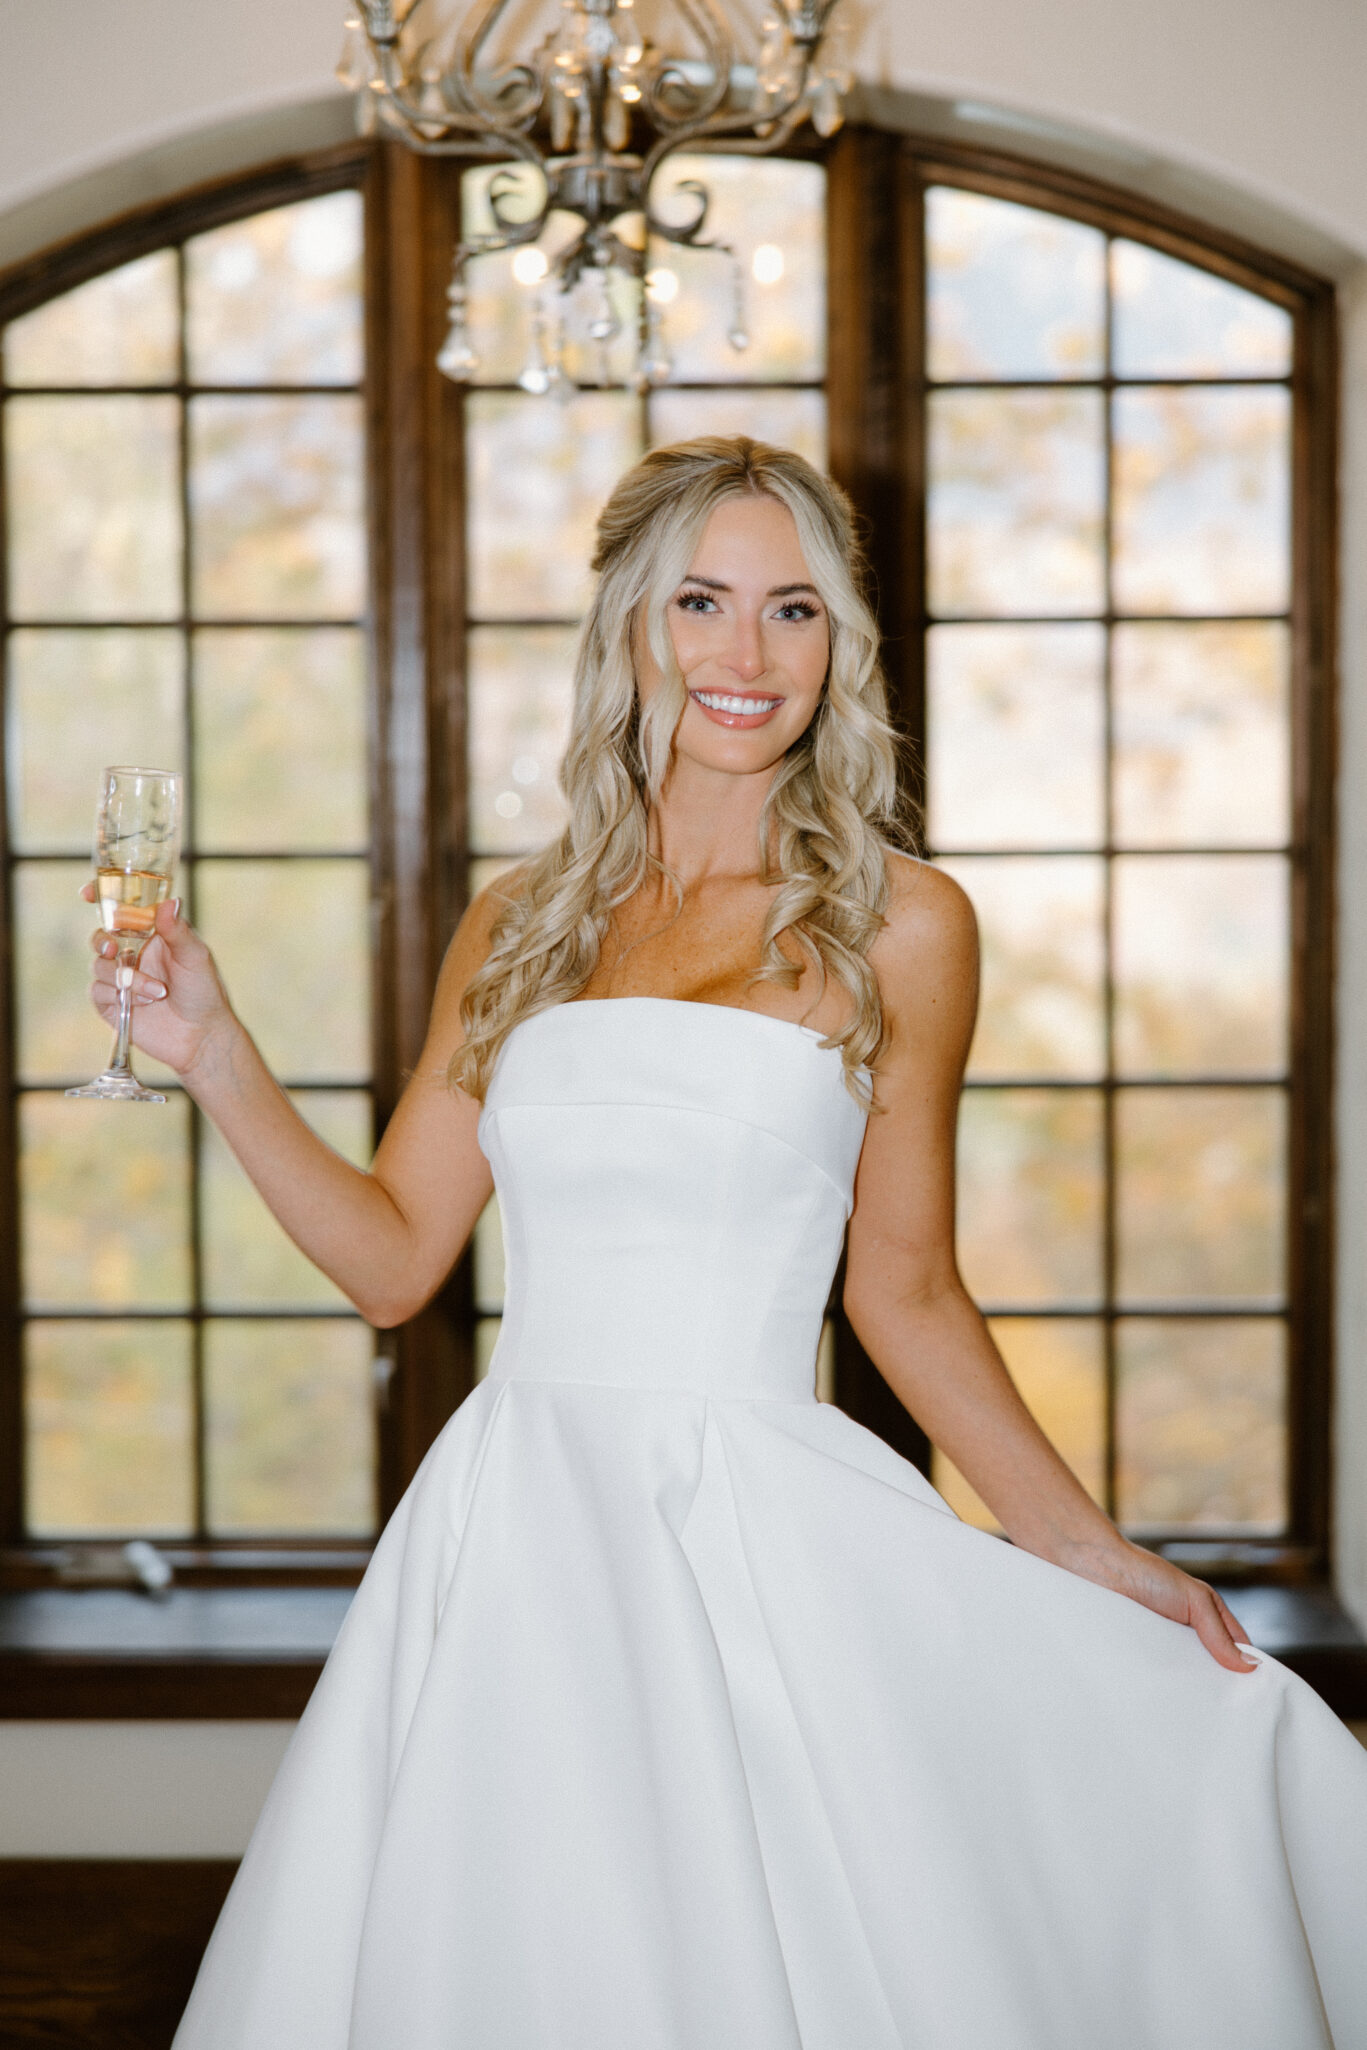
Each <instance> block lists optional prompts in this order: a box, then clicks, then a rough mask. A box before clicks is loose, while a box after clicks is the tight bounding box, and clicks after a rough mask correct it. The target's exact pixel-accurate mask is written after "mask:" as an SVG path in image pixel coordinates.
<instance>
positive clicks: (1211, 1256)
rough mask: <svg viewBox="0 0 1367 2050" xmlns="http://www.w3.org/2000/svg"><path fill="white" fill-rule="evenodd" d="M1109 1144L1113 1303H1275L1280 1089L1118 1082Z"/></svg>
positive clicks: (1278, 1292) (1282, 1154)
mask: <svg viewBox="0 0 1367 2050" xmlns="http://www.w3.org/2000/svg"><path fill="white" fill-rule="evenodd" d="M1116 1152H1117V1165H1118V1186H1117V1191H1116V1234H1117V1241H1118V1272H1119V1282H1118V1290H1117V1292H1118V1294H1119V1295H1120V1297H1121V1298H1122V1300H1123V1301H1126V1302H1129V1303H1137V1304H1138V1303H1180V1302H1190V1303H1202V1302H1247V1303H1266V1304H1269V1305H1271V1304H1275V1303H1277V1302H1279V1301H1280V1299H1281V1297H1282V1294H1283V1291H1284V1286H1285V1281H1284V1272H1285V1270H1284V1257H1285V1256H1284V1250H1283V1209H1284V1187H1283V1178H1284V1175H1285V1162H1286V1100H1285V1098H1284V1096H1283V1094H1282V1092H1281V1091H1280V1090H1279V1089H1251V1088H1250V1089H1122V1090H1120V1091H1118V1093H1117V1097H1116Z"/></svg>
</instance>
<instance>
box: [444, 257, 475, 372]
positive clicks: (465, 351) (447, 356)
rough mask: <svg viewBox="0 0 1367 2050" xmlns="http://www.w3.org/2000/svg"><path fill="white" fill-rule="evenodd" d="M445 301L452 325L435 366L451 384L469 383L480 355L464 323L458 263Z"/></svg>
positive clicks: (462, 289)
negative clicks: (477, 353) (474, 348)
mask: <svg viewBox="0 0 1367 2050" xmlns="http://www.w3.org/2000/svg"><path fill="white" fill-rule="evenodd" d="M446 303H447V305H448V306H449V307H450V309H451V325H450V327H449V328H448V329H447V331H446V340H445V341H444V342H443V343H442V345H441V350H440V352H439V354H438V356H437V368H438V370H440V371H441V373H442V375H443V376H444V377H449V378H450V379H451V381H452V383H453V384H468V383H469V382H470V379H471V378H472V377H473V376H474V374H475V372H476V371H477V370H478V369H479V357H478V356H477V355H476V354H475V352H474V350H473V349H472V348H471V347H470V331H469V329H468V327H467V326H466V324H465V285H464V282H463V281H462V279H461V276H460V271H459V265H458V266H457V272H456V275H455V277H454V278H453V279H452V281H451V284H450V287H449V289H448V290H447V294H446Z"/></svg>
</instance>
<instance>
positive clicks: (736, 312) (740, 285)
mask: <svg viewBox="0 0 1367 2050" xmlns="http://www.w3.org/2000/svg"><path fill="white" fill-rule="evenodd" d="M726 339H727V341H728V342H729V343H730V344H731V347H732V348H733V349H734V350H735V352H736V354H737V355H738V356H742V355H744V353H745V351H746V350H747V349H748V348H749V346H750V332H749V329H748V328H747V327H746V325H745V272H744V271H743V270H742V268H741V262H740V258H739V257H738V256H737V255H735V254H734V252H732V255H731V325H730V327H729V328H728V329H727V330H726Z"/></svg>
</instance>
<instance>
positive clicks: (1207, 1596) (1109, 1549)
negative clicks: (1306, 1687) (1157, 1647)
mask: <svg viewBox="0 0 1367 2050" xmlns="http://www.w3.org/2000/svg"><path fill="white" fill-rule="evenodd" d="M1056 1563H1057V1564H1058V1565H1060V1566H1066V1567H1067V1568H1068V1570H1069V1572H1070V1573H1080V1574H1081V1575H1082V1577H1083V1579H1084V1580H1094V1581H1096V1582H1097V1583H1098V1585H1099V1586H1101V1587H1111V1588H1114V1589H1115V1591H1116V1593H1117V1594H1124V1595H1128V1596H1129V1598H1130V1600H1131V1601H1135V1602H1141V1603H1142V1604H1143V1606H1144V1607H1145V1608H1146V1609H1152V1610H1153V1611H1154V1612H1155V1614H1157V1615H1159V1616H1169V1617H1171V1619H1172V1621H1173V1622H1174V1623H1189V1624H1190V1625H1191V1627H1192V1629H1193V1630H1194V1631H1195V1632H1196V1635H1197V1636H1198V1637H1199V1638H1200V1640H1201V1642H1202V1644H1204V1646H1205V1647H1206V1650H1207V1651H1208V1652H1209V1653H1210V1655H1211V1657H1212V1658H1213V1659H1214V1660H1215V1661H1216V1662H1217V1664H1219V1665H1222V1666H1228V1667H1229V1669H1230V1671H1231V1672H1234V1673H1251V1672H1254V1671H1256V1669H1257V1660H1256V1659H1248V1658H1245V1657H1244V1655H1243V1653H1242V1652H1240V1650H1239V1646H1240V1645H1241V1644H1247V1642H1248V1632H1247V1631H1246V1630H1245V1629H1244V1628H1243V1626H1242V1624H1241V1623H1240V1622H1239V1619H1238V1617H1237V1616H1235V1615H1234V1614H1233V1612H1232V1611H1231V1610H1230V1609H1229V1608H1228V1607H1227V1606H1226V1604H1225V1603H1224V1602H1223V1601H1221V1599H1220V1597H1219V1595H1218V1594H1217V1593H1216V1592H1215V1589H1214V1588H1213V1587H1208V1586H1207V1585H1206V1583H1205V1581H1204V1580H1193V1579H1192V1577H1191V1575H1190V1574H1189V1573H1184V1572H1183V1571H1182V1569H1181V1567H1180V1566H1174V1565H1173V1564H1172V1563H1171V1561H1170V1560H1167V1559H1160V1558H1159V1557H1158V1556H1157V1554H1156V1553H1154V1552H1146V1551H1145V1550H1144V1548H1143V1546H1142V1545H1136V1544H1132V1543H1131V1542H1130V1540H1129V1539H1128V1538H1125V1537H1121V1536H1120V1535H1119V1533H1117V1534H1116V1536H1115V1538H1114V1539H1112V1540H1111V1541H1110V1542H1108V1543H1107V1544H1105V1545H1091V1544H1086V1545H1079V1546H1077V1547H1075V1548H1074V1549H1073V1550H1072V1551H1070V1552H1069V1554H1068V1556H1067V1557H1065V1558H1059V1559H1058V1560H1057V1561H1056Z"/></svg>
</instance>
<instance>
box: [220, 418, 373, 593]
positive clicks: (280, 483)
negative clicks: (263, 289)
mask: <svg viewBox="0 0 1367 2050" xmlns="http://www.w3.org/2000/svg"><path fill="white" fill-rule="evenodd" d="M190 502H191V514H192V518H193V522H194V547H193V550H192V561H193V564H194V604H195V610H196V612H197V613H198V614H199V615H200V616H201V617H204V618H209V619H244V618H251V617H252V616H253V615H258V616H260V617H262V618H266V619H272V618H280V619H299V618H316V619H346V618H355V617H357V616H359V614H360V613H361V612H362V611H363V610H364V607H365V523H364V518H363V505H364V491H363V485H362V422H361V406H360V401H359V400H358V399H352V398H335V399H333V398H307V399H305V398H300V399H290V398H283V399H282V398H245V397H244V398H216V399H195V400H194V401H193V402H192V403H191V407H190Z"/></svg>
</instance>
